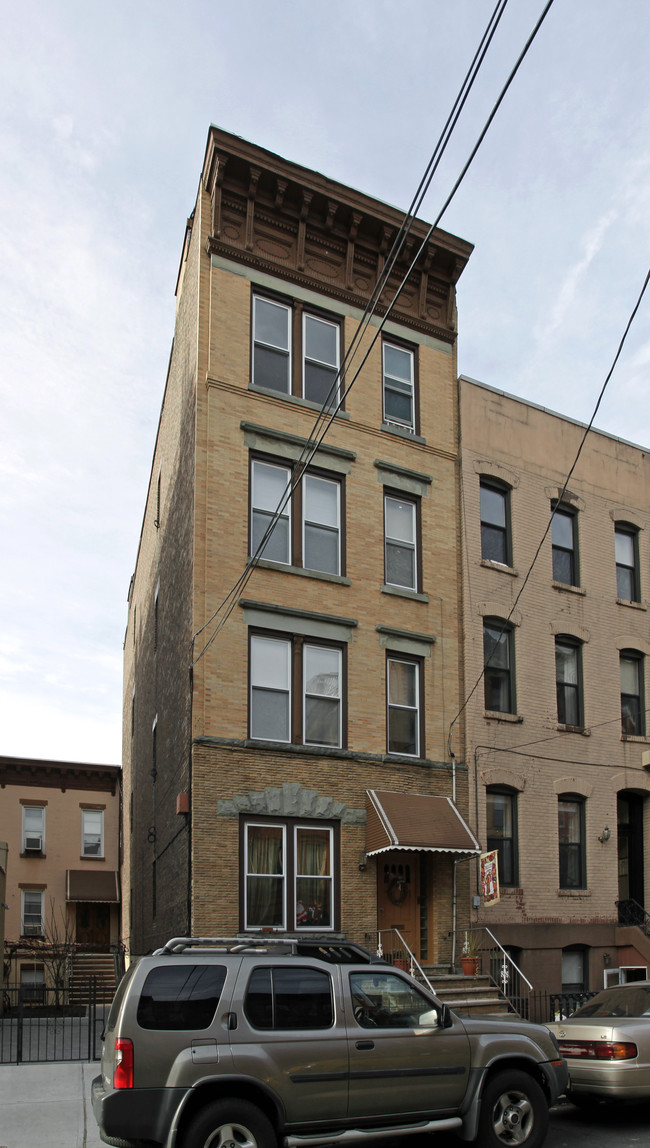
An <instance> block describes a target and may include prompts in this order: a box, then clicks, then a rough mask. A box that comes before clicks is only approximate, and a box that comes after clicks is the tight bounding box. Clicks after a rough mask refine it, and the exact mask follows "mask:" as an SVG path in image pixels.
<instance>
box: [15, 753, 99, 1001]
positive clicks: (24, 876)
mask: <svg viewBox="0 0 650 1148" xmlns="http://www.w3.org/2000/svg"><path fill="white" fill-rule="evenodd" d="M121 773H122V771H121V769H120V767H119V766H117V765H93V764H76V763H70V762H60V761H47V760H45V761H44V760H40V759H34V758H22V757H0V787H1V792H2V796H1V798H0V842H2V843H4V844H5V846H6V851H5V849H3V848H2V845H1V844H0V864H2V866H3V869H4V870H5V872H4V875H3V878H2V881H0V893H2V896H1V898H0V902H1V903H0V918H1V920H0V940H2V927H1V926H2V925H4V941H5V947H4V958H5V963H6V968H5V974H6V977H5V979H7V980H9V981H11V982H13V983H21V984H23V986H27V987H29V990H30V991H31V992H32V993H33V994H34V993H37V992H38V990H39V986H47V985H48V983H49V981H50V979H51V978H50V977H49V976H48V970H50V971H51V966H52V960H51V957H52V953H54V954H55V955H57V956H59V957H60V956H61V955H62V954H64V955H66V957H68V956H69V968H67V969H66V984H67V983H68V982H69V980H70V978H73V977H74V976H75V974H76V975H77V976H78V977H81V976H84V977H86V976H88V975H91V974H92V975H97V976H101V977H102V979H108V980H110V979H111V977H112V978H113V983H114V978H115V960H114V958H115V955H116V954H117V950H118V947H119V944H120V873H119V868H120V860H119V835H120V834H119V831H120V781H121ZM3 884H4V889H3V888H2V885H3ZM102 955H103V956H105V958H106V960H105V961H102V960H101V959H98V958H99V957H101V956H102ZM91 958H92V959H91Z"/></svg>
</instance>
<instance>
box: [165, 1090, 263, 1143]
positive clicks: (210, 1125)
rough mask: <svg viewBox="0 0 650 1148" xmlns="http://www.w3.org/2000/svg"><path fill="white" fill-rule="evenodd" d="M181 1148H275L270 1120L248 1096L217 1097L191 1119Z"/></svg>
mask: <svg viewBox="0 0 650 1148" xmlns="http://www.w3.org/2000/svg"><path fill="white" fill-rule="evenodd" d="M183 1145H184V1148H277V1141H276V1138H275V1133H274V1131H273V1128H272V1126H271V1122H270V1120H268V1118H267V1117H266V1116H265V1115H264V1113H263V1112H260V1110H259V1108H256V1107H255V1105H254V1104H250V1103H249V1102H248V1101H247V1100H217V1101H215V1103H214V1104H208V1105H207V1107H206V1108H203V1109H202V1110H201V1111H200V1112H199V1113H198V1114H197V1115H196V1116H195V1117H194V1119H193V1120H192V1122H191V1124H190V1126H189V1128H188V1130H187V1133H186V1135H185V1137H184V1139H183Z"/></svg>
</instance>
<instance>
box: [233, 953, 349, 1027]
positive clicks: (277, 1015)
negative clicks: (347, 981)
mask: <svg viewBox="0 0 650 1148" xmlns="http://www.w3.org/2000/svg"><path fill="white" fill-rule="evenodd" d="M244 1013H245V1014H246V1017H247V1019H248V1020H249V1021H250V1023H251V1024H252V1025H253V1027H254V1028H266V1029H269V1028H271V1029H285V1030H286V1029H312V1028H330V1027H331V1026H332V1024H333V1022H334V1006H333V1003H332V982H331V980H330V978H329V977H328V975H327V973H323V972H320V970H319V969H309V968H307V969H301V968H297V969H296V968H293V969H273V968H264V969H254V970H253V973H252V975H251V978H250V980H249V982H248V989H247V991H246V1000H245V1001H244Z"/></svg>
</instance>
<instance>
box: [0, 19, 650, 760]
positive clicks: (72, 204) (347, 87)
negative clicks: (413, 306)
mask: <svg viewBox="0 0 650 1148" xmlns="http://www.w3.org/2000/svg"><path fill="white" fill-rule="evenodd" d="M494 6H495V0H454V3H452V4H450V3H448V2H445V3H443V2H442V0H372V2H370V0H328V3H323V2H322V0H275V3H274V4H270V3H268V2H267V0H239V2H238V3H236V4H235V3H233V2H232V0H183V3H182V4H181V3H179V2H177V0H176V2H174V0H155V3H154V2H153V0H128V2H127V0H110V2H108V0H55V2H54V3H52V0H21V4H20V5H18V4H10V3H8V0H5V2H4V4H3V5H2V9H3V14H2V36H1V37H0V156H1V163H0V531H1V537H2V561H1V562H0V755H17V756H21V757H43V758H49V759H52V760H66V761H76V762H101V763H105V762H108V763H119V761H120V759H121V717H122V700H121V694H122V684H121V683H122V644H123V639H124V631H125V627H126V620H127V592H128V587H129V581H130V577H131V574H132V572H133V568H134V565H135V559H136V553H137V545H138V538H139V533H140V527H141V522H142V513H143V508H144V498H145V493H146V487H147V482H148V478H149V471H150V466H151V459H152V454H153V447H154V441H155V434H156V427H157V422H158V414H159V410H160V403H161V399H162V393H163V387H164V383H165V374H166V369H167V362H168V358H169V352H170V348H171V341H172V337H173V330H174V310H175V300H174V288H175V282H176V274H177V270H178V264H179V259H180V253H181V246H182V242H183V237H184V232H185V224H186V220H187V217H188V215H189V213H190V212H191V210H192V207H193V204H194V200H195V197H196V190H197V186H198V180H199V175H200V171H201V165H202V162H203V156H204V151H205V144H206V139H207V133H208V128H209V125H210V124H211V123H215V124H218V125H219V126H220V127H222V128H224V129H226V130H227V131H230V132H233V133H235V134H237V135H240V136H243V137H244V138H246V139H248V140H251V141H252V142H254V143H257V144H260V145H261V146H263V147H265V148H268V149H269V150H271V151H274V152H276V153H278V154H280V155H282V156H284V157H286V158H287V159H289V160H292V161H295V162H296V163H299V164H302V165H304V166H305V167H308V168H313V169H316V170H317V171H320V172H322V173H324V174H325V175H327V176H329V177H331V178H332V179H335V180H337V181H339V182H341V183H344V184H348V185H350V186H352V187H354V188H357V189H359V190H361V191H363V192H365V193H367V194H369V195H372V196H375V197H376V198H378V199H381V200H383V201H385V202H387V203H391V204H394V205H395V206H397V207H400V208H404V209H406V208H407V207H408V206H409V204H410V202H411V200H412V198H413V195H414V193H415V190H416V188H417V186H418V184H419V181H420V178H421V175H422V173H423V171H424V170H425V167H426V165H427V163H428V161H429V157H430V155H431V153H432V151H433V149H434V146H435V144H436V141H437V139H438V135H439V133H440V131H441V129H442V127H443V125H444V122H445V120H446V118H447V114H448V112H449V110H450V108H451V106H452V103H453V101H454V99H455V96H456V93H457V91H458V89H459V87H460V84H461V82H462V80H463V77H464V75H465V72H466V70H467V68H468V66H469V64H470V62H471V60H472V58H473V56H474V52H475V50H476V48H477V46H478V43H479V41H480V39H481V36H482V34H483V31H484V29H485V27H486V25H487V23H488V20H489V18H490V15H491V13H492V11H493V8H494ZM543 7H544V0H509V4H508V6H507V8H506V10H505V13H504V15H503V18H502V20H501V23H500V25H499V28H498V31H497V33H496V36H495V38H494V41H493V44H492V47H491V49H490V52H489V54H488V56H487V58H486V61H485V64H484V66H483V68H482V69H481V73H480V75H479V79H478V81H477V83H476V85H475V87H474V89H473V92H472V95H471V97H470V99H469V101H468V103H467V105H466V107H465V110H464V112H463V115H462V118H461V120H460V122H459V124H458V127H457V129H456V130H455V131H454V133H453V136H452V140H451V143H450V146H449V148H448V150H447V152H446V155H445V158H444V160H443V162H442V164H441V165H440V168H439V170H438V173H437V175H436V178H435V179H434V181H433V183H432V185H431V188H430V190H429V192H428V194H427V197H426V200H425V202H424V205H423V207H422V209H421V210H420V215H421V216H422V217H423V218H424V219H426V220H428V221H433V220H435V219H436V218H437V216H438V212H439V211H440V209H441V207H442V205H443V204H444V203H445V201H446V200H447V197H448V195H449V193H450V191H451V189H452V187H453V186H454V184H455V182H456V180H457V178H458V176H459V174H460V172H461V170H462V168H463V166H464V164H465V163H466V160H467V158H468V157H469V154H470V152H471V150H472V148H473V146H474V144H475V142H476V140H477V138H478V136H479V133H480V131H481V130H482V128H483V126H484V124H485V122H486V120H487V117H488V114H489V112H490V110H491V109H492V106H493V104H494V101H495V100H496V98H497V96H498V94H499V92H500V90H501V88H502V86H503V84H504V83H505V80H506V79H507V77H508V75H509V74H510V72H511V70H512V68H513V66H514V64H515V62H516V60H517V58H518V57H519V54H520V52H521V50H522V48H523V46H524V44H525V42H526V40H527V39H528V36H529V34H530V32H531V31H532V29H533V27H534V25H535V23H536V21H537V19H538V17H539V16H540V14H541V12H542V10H543ZM648 59H650V13H649V11H648V6H647V0H626V2H625V3H621V2H620V0H554V3H553V5H552V7H551V9H550V11H549V13H548V15H547V17H546V19H545V21H544V23H543V25H542V28H541V30H540V32H539V34H538V35H537V37H536V39H535V41H534V43H533V45H532V47H531V49H530V51H529V53H528V55H527V56H526V59H525V61H524V63H523V65H522V67H521V69H520V71H519V73H518V74H517V76H516V78H515V80H514V82H513V84H512V86H511V88H510V90H509V92H508V94H507V95H506V97H505V100H504V102H503V104H502V105H501V107H500V108H499V111H498V112H497V115H496V117H495V119H494V122H493V123H492V126H491V127H490V129H489V131H488V133H487V136H486V138H485V140H484V142H483V144H482V146H481V148H480V150H479V152H478V154H477V156H476V159H475V160H474V161H473V163H472V165H471V167H470V169H469V171H468V173H467V175H466V176H465V178H464V179H463V181H462V183H461V185H460V188H459V190H458V192H457V193H456V195H455V197H454V199H453V201H452V203H451V204H450V206H449V207H448V209H447V211H446V213H445V215H444V216H443V218H442V220H441V224H440V225H441V227H443V228H444V229H445V230H447V231H450V232H452V233H454V234H456V235H459V236H461V237H462V238H463V239H466V240H468V241H470V242H471V243H473V244H474V245H475V250H474V252H473V254H472V256H471V259H470V261H469V264H468V265H467V267H466V269H465V271H464V273H463V275H462V277H461V279H460V282H459V285H458V308H459V329H460V334H459V343H458V360H459V369H460V372H461V373H462V374H465V375H469V376H471V377H472V378H475V379H479V380H481V381H482V382H485V383H488V384H489V385H491V386H494V387H498V388H500V389H503V390H505V391H508V392H510V393H513V394H516V395H520V396H522V397H523V398H526V399H529V400H531V401H534V402H536V403H540V404H542V405H543V406H546V407H549V408H551V409H552V410H556V411H559V412H560V413H562V414H565V415H567V416H569V417H571V418H575V419H578V420H581V421H583V422H588V421H589V419H590V418H591V415H592V412H593V409H594V406H595V403H596V399H597V396H598V394H599V392H600V389H601V387H602V385H603V383H604V381H605V378H606V375H607V373H608V371H609V368H610V365H611V363H612V360H613V358H614V355H615V353H616V349H617V347H618V344H619V341H620V339H621V337H622V335H623V331H624V329H625V326H626V324H627V321H628V318H629V315H630V313H631V311H632V309H633V307H634V305H635V303H636V300H637V298H638V296H639V293H640V291H641V288H642V286H643V282H644V279H645V276H646V273H647V270H648V267H649V266H650V258H649V252H650V242H649V241H650V83H649V80H648ZM649 376H650V290H649V291H648V293H647V295H646V297H645V298H644V300H643V302H642V305H641V307H640V309H639V312H638V314H637V317H636V319H635V322H634V325H633V327H632V329H631V331H630V335H629V336H628V340H627V342H626V345H625V348H624V352H623V354H622V356H621V359H620V360H619V364H618V366H617V368H616V371H615V372H614V375H613V376H612V380H611V382H610V384H609V385H608V388H607V390H606V392H605V396H604V399H603V402H602V405H601V407H600V410H599V412H598V416H597V419H596V424H595V425H596V426H597V427H598V428H599V429H601V430H605V431H608V432H610V433H611V434H615V435H618V436H620V437H622V438H625V439H628V440H630V441H632V442H636V443H638V444H640V445H650V404H649V403H648V380H649Z"/></svg>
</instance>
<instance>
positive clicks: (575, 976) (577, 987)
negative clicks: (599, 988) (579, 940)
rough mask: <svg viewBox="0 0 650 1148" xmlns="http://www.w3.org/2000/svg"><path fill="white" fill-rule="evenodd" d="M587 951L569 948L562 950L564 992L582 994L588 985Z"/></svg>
mask: <svg viewBox="0 0 650 1148" xmlns="http://www.w3.org/2000/svg"><path fill="white" fill-rule="evenodd" d="M586 957H587V950H586V949H584V948H580V949H578V948H573V947H569V948H566V949H562V992H563V993H581V992H584V991H585V990H586V989H587V987H588V985H587V977H586V976H585V971H586V970H585V965H586V963H587V961H586Z"/></svg>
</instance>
